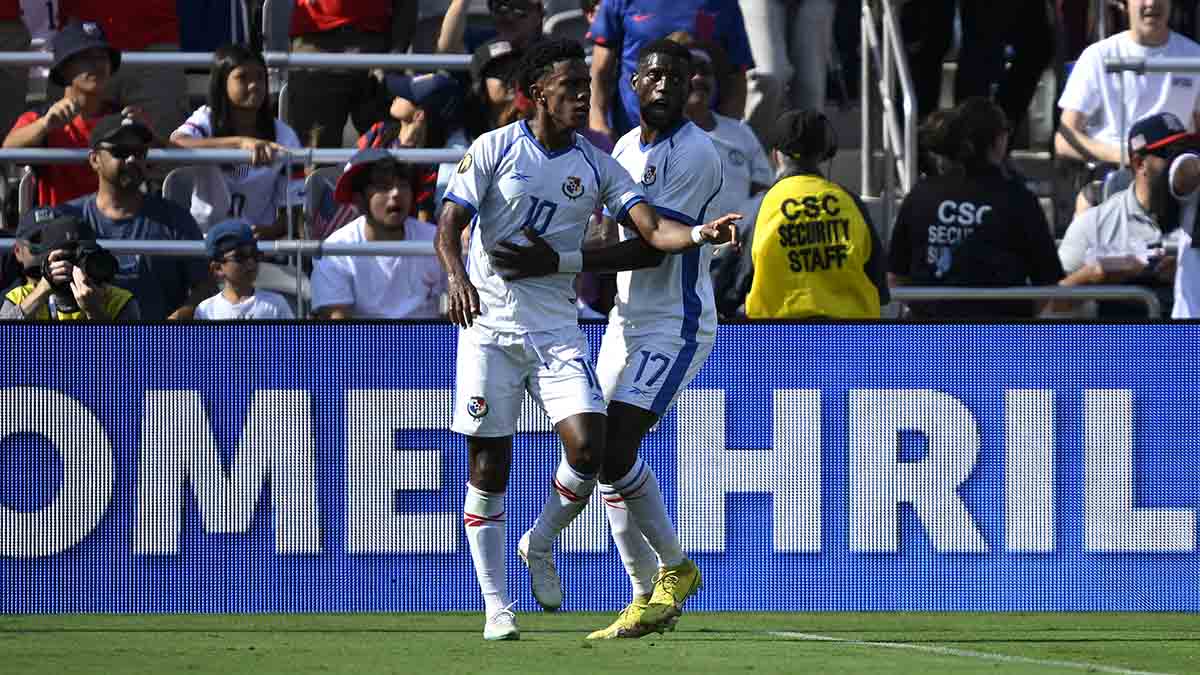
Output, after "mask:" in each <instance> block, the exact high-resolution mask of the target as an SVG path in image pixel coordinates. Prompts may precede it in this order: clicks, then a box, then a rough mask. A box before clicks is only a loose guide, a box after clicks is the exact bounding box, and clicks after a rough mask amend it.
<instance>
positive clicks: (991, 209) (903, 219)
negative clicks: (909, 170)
mask: <svg viewBox="0 0 1200 675" xmlns="http://www.w3.org/2000/svg"><path fill="white" fill-rule="evenodd" d="M1009 134H1010V127H1009V123H1008V119H1007V118H1006V117H1005V115H1004V111H1003V110H1001V109H1000V108H999V106H997V105H996V104H995V103H992V102H991V101H990V100H988V99H986V98H971V99H968V100H966V101H964V102H963V103H962V104H961V105H960V106H958V107H957V108H955V109H954V110H953V111H952V112H950V113H949V114H948V116H947V117H946V119H944V120H943V123H942V124H941V125H939V126H938V127H937V129H936V131H935V132H934V133H932V134H931V135H932V136H933V138H930V139H929V140H930V141H931V147H930V150H932V151H933V152H934V153H936V154H938V155H940V156H942V157H943V158H945V159H946V160H948V162H947V164H948V167H947V168H948V169H949V170H948V171H947V172H946V173H944V174H943V175H937V176H931V177H928V178H925V179H924V180H922V181H921V182H919V183H917V185H916V186H914V187H913V189H912V191H911V192H909V194H908V196H906V197H905V199H904V202H903V203H902V204H901V205H900V213H899V215H898V216H897V218H896V224H895V229H894V230H893V231H892V243H891V247H890V250H889V258H890V261H889V270H890V274H889V281H890V282H891V285H892V286H897V285H905V284H915V285H918V286H1024V285H1027V284H1033V285H1051V284H1056V283H1058V281H1059V280H1060V279H1062V278H1063V269H1062V264H1061V263H1060V262H1059V259H1058V253H1057V251H1056V249H1055V246H1054V238H1053V236H1052V235H1051V232H1050V226H1049V224H1047V222H1046V216H1045V214H1044V213H1043V212H1042V209H1041V207H1040V206H1039V205H1038V201H1037V198H1036V197H1035V196H1034V195H1033V193H1032V192H1030V191H1029V189H1028V188H1026V187H1025V185H1024V183H1023V182H1022V181H1021V180H1019V179H1016V178H1014V177H1012V176H1010V175H1008V174H1007V172H1006V171H1005V168H1004V158H1005V156H1006V155H1007V153H1008V141H1009ZM911 309H912V311H913V314H915V315H917V316H923V317H937V318H970V317H976V318H984V317H1029V316H1032V315H1033V314H1035V313H1036V311H1038V308H1037V307H1035V306H1034V304H1033V303H1032V302H1030V301H1000V302H997V301H955V302H951V301H943V302H936V303H921V304H915V303H914V304H913V305H912V308H911Z"/></svg>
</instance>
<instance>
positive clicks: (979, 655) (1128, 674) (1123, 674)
mask: <svg viewBox="0 0 1200 675" xmlns="http://www.w3.org/2000/svg"><path fill="white" fill-rule="evenodd" d="M767 634H768V635H774V636H775V637H781V638H786V639H788V640H809V641H812V642H838V643H841V644H847V645H859V646H863V647H882V648H884V649H906V650H909V651H915V652H925V653H927V654H941V655H944V656H960V657H963V658H968V659H981V660H986V661H1000V662H1002V663H1025V664H1029V665H1035V666H1058V667H1059V668H1073V669H1075V670H1086V671H1089V672H1093V673H1116V674H1117V675H1168V674H1166V673H1155V672H1150V671H1145V670H1129V669H1127V668H1117V667H1115V666H1103V665H1100V664H1098V663H1084V662H1082V661H1060V660H1058V659H1035V658H1033V657H1029V656H1013V655H1011V654H996V653H994V652H979V651H975V650H973V649H956V648H954V647H939V646H937V645H924V644H912V643H908V642H872V641H869V640H854V639H851V638H840V637H834V636H832V635H815V634H813V633H793V632H791V631H779V630H773V631H767Z"/></svg>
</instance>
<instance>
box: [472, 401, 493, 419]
mask: <svg viewBox="0 0 1200 675" xmlns="http://www.w3.org/2000/svg"><path fill="white" fill-rule="evenodd" d="M467 414H468V415H470V416H471V417H474V418H475V419H480V418H481V417H487V414H488V404H487V399H486V398H484V397H482V396H472V397H471V398H470V399H468V400H467Z"/></svg>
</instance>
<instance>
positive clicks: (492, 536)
mask: <svg viewBox="0 0 1200 675" xmlns="http://www.w3.org/2000/svg"><path fill="white" fill-rule="evenodd" d="M463 527H464V529H466V531H467V543H468V544H470V546H471V561H472V562H474V563H475V578H476V579H478V580H479V590H480V591H482V592H483V603H484V605H485V607H486V610H485V611H486V612H487V615H488V616H491V615H492V614H495V613H496V612H497V611H499V610H501V609H503V608H504V607H506V606H508V604H509V602H508V584H507V580H506V579H505V570H504V493H503V492H484V491H483V490H480V489H478V488H476V487H475V486H473V485H471V484H470V483H467V498H466V500H465V501H464V502H463Z"/></svg>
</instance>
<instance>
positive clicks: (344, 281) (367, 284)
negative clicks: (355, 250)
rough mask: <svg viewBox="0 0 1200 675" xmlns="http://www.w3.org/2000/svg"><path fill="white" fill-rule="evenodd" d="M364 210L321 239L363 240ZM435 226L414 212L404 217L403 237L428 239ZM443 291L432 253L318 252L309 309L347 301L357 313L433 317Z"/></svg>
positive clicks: (439, 269)
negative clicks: (368, 254) (408, 254)
mask: <svg viewBox="0 0 1200 675" xmlns="http://www.w3.org/2000/svg"><path fill="white" fill-rule="evenodd" d="M366 224H367V219H366V216H359V217H358V218H356V219H354V220H352V221H350V222H349V223H347V224H346V226H345V227H342V228H341V229H339V230H337V231H336V232H334V233H333V234H331V235H329V238H328V239H326V240H325V243H327V244H331V243H365V242H366V241H367V233H366ZM436 233H437V227H436V226H435V225H432V224H430V223H425V222H421V221H419V220H417V219H416V218H409V219H408V220H407V221H405V223H404V239H405V240H406V241H430V242H431V241H433V237H434V234H436ZM445 291H446V274H445V272H443V271H442V267H441V265H439V264H438V261H437V258H435V257H434V256H432V255H428V256H423V255H418V256H331V255H327V256H324V257H322V258H317V260H316V262H315V263H314V265H313V273H312V298H313V302H312V304H313V309H314V310H318V309H321V308H322V307H329V306H334V305H352V306H353V314H354V316H355V317H356V318H362V319H432V318H437V317H438V316H439V315H440V312H439V309H438V303H439V300H440V298H441V295H442V293H444V292H445Z"/></svg>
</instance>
